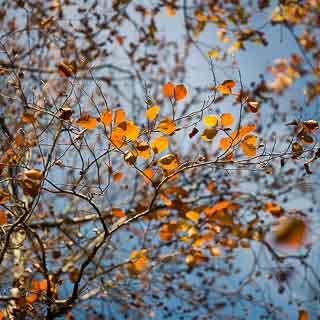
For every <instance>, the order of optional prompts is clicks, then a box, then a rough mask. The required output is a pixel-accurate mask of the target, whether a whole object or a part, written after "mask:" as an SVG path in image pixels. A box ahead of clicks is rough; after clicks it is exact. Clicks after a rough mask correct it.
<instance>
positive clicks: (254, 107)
mask: <svg viewBox="0 0 320 320" xmlns="http://www.w3.org/2000/svg"><path fill="white" fill-rule="evenodd" d="M247 106H248V110H249V111H250V112H252V113H257V112H258V111H259V102H256V101H248V102H247Z"/></svg>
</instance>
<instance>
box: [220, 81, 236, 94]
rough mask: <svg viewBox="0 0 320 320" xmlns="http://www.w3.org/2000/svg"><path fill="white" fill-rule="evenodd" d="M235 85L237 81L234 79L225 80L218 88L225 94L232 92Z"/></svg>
mask: <svg viewBox="0 0 320 320" xmlns="http://www.w3.org/2000/svg"><path fill="white" fill-rule="evenodd" d="M235 85H236V82H235V81H234V80H225V81H223V82H222V84H220V85H219V86H218V87H217V90H218V91H219V92H221V93H223V94H230V93H232V88H234V87H235Z"/></svg>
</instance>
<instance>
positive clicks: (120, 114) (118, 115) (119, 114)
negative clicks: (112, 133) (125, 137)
mask: <svg viewBox="0 0 320 320" xmlns="http://www.w3.org/2000/svg"><path fill="white" fill-rule="evenodd" d="M125 119H126V113H125V111H124V110H123V109H122V108H120V109H117V110H116V111H115V115H114V125H115V126H117V125H118V124H120V123H121V122H123V121H124V120H125Z"/></svg>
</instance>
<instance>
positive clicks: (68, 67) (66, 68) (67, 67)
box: [57, 61, 77, 77]
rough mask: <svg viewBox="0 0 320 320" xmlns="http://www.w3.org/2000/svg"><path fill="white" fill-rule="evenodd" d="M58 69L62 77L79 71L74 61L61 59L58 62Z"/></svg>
mask: <svg viewBox="0 0 320 320" xmlns="http://www.w3.org/2000/svg"><path fill="white" fill-rule="evenodd" d="M57 69H58V73H59V74H60V76H62V77H70V76H72V75H73V74H74V73H75V72H76V71H77V68H76V65H75V63H74V62H72V63H66V62H63V61H61V62H59V63H58V64H57Z"/></svg>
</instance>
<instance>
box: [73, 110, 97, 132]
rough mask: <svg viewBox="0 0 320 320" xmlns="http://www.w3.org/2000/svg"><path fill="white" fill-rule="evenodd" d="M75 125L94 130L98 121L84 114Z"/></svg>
mask: <svg viewBox="0 0 320 320" xmlns="http://www.w3.org/2000/svg"><path fill="white" fill-rule="evenodd" d="M77 124H78V125H79V126H80V127H81V128H84V129H94V128H95V127H96V126H97V124H98V121H97V119H96V118H94V117H92V116H90V115H89V114H87V113H86V114H82V115H81V117H80V118H79V119H78V120H77Z"/></svg>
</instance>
